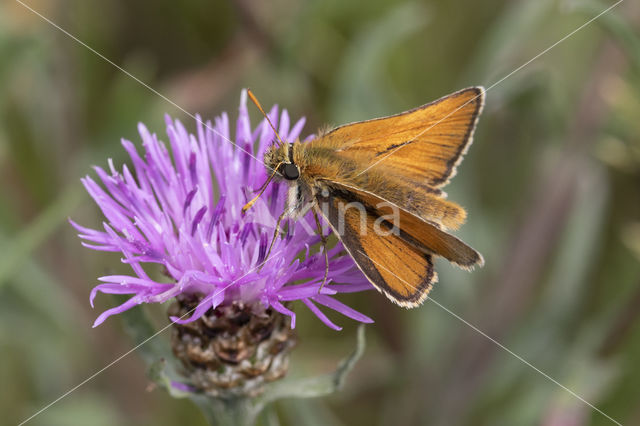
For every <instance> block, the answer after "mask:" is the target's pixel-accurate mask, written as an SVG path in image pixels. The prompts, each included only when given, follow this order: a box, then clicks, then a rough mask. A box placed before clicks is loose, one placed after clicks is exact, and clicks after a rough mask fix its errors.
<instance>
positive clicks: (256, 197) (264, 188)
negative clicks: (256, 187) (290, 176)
mask: <svg viewBox="0 0 640 426" xmlns="http://www.w3.org/2000/svg"><path fill="white" fill-rule="evenodd" d="M281 165H282V163H279V164H278V165H277V166H276V168H275V170H274V171H273V173H271V176H269V179H267V181H266V182H265V183H263V184H262V187H261V188H260V193H259V194H258V195H256V196H255V197H253V199H252V200H251V201H249V202H248V203H247V204H245V205H244V207H242V214H245V213H246V212H247V210H249V209H250V208H251V207H253V205H254V204H255V203H256V201H258V198H260V196H261V195H262V193H263V192H264V191H265V190H266V189H267V186H269V183H270V182H271V180H272V179H273V178H274V176H275V175H276V173H278V169H279V168H280V166H281Z"/></svg>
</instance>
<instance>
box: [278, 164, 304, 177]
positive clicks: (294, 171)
mask: <svg viewBox="0 0 640 426" xmlns="http://www.w3.org/2000/svg"><path fill="white" fill-rule="evenodd" d="M280 173H282V176H284V178H285V179H287V180H296V179H298V178H299V177H300V170H298V166H296V165H295V164H292V163H287V164H284V165H282V167H281V168H280Z"/></svg>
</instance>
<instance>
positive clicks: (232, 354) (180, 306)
mask: <svg viewBox="0 0 640 426" xmlns="http://www.w3.org/2000/svg"><path fill="white" fill-rule="evenodd" d="M201 299H202V297H198V296H190V295H182V296H180V297H179V298H178V299H177V301H176V302H174V303H173V304H172V305H171V307H170V308H169V312H168V314H169V316H170V317H171V316H174V317H182V316H184V315H185V314H186V316H189V315H190V314H189V312H191V311H193V309H195V307H196V306H197V305H198V303H199V302H200V301H201ZM295 343H296V334H295V332H294V331H293V330H292V329H291V327H290V326H289V320H288V318H287V317H286V316H285V315H283V314H281V313H279V312H277V311H276V310H274V309H271V308H267V309H265V308H264V307H263V306H262V305H261V304H260V303H259V302H257V303H254V304H250V305H249V304H244V303H239V302H234V303H233V304H231V305H227V306H219V307H217V308H216V309H215V310H213V309H209V311H207V312H206V313H205V314H204V315H203V316H202V317H200V318H199V319H198V320H196V321H194V322H191V323H187V324H184V325H180V324H176V323H174V324H173V331H172V347H173V352H174V354H175V355H176V357H177V358H178V359H179V360H180V361H181V362H182V364H183V366H184V367H185V370H186V374H187V376H188V377H189V379H190V381H191V384H192V385H193V386H195V387H196V388H197V389H198V390H200V391H202V392H205V393H207V394H209V395H211V396H216V397H225V396H228V397H231V396H256V395H258V394H260V393H261V392H262V390H263V386H264V384H265V383H267V382H271V381H274V380H277V379H279V378H281V377H282V376H284V375H285V374H286V372H287V369H288V366H289V352H291V349H292V348H293V347H294V346H295Z"/></svg>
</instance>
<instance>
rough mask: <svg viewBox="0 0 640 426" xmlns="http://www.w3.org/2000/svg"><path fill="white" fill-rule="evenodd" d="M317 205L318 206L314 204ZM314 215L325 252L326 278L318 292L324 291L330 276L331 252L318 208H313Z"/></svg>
mask: <svg viewBox="0 0 640 426" xmlns="http://www.w3.org/2000/svg"><path fill="white" fill-rule="evenodd" d="M314 207H317V206H314ZM313 217H314V219H315V220H316V226H317V227H318V235H320V241H322V252H323V253H324V278H323V279H322V284H321V285H320V288H319V289H318V293H320V291H322V288H323V287H324V285H325V284H326V283H327V277H328V276H329V252H328V251H327V237H326V236H325V235H324V232H323V231H322V224H321V223H320V218H318V212H317V211H316V209H315V208H314V209H313Z"/></svg>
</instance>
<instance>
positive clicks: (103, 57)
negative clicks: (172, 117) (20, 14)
mask: <svg viewBox="0 0 640 426" xmlns="http://www.w3.org/2000/svg"><path fill="white" fill-rule="evenodd" d="M16 2H18V3H19V4H20V5H22V6H23V7H24V8H26V9H28V10H30V11H31V12H33V13H34V14H36V15H37V16H39V17H40V18H42V19H43V20H44V21H46V22H47V23H49V24H51V25H52V26H53V27H55V28H57V29H58V30H60V31H61V32H63V33H64V34H66V35H67V36H69V37H70V38H71V39H73V40H74V41H75V42H77V43H78V44H80V45H82V46H84V47H86V48H87V49H89V50H90V51H91V52H92V53H94V54H95V55H97V56H98V57H100V58H101V59H103V60H104V61H106V62H108V63H109V64H111V65H113V66H114V67H115V68H117V69H118V70H119V71H121V72H122V73H124V74H126V75H127V76H128V77H130V78H132V79H133V80H135V81H136V82H137V83H139V84H140V85H142V86H144V87H145V88H146V89H148V90H149V91H151V92H152V93H153V94H155V95H158V96H159V97H161V98H162V99H164V100H165V101H167V102H168V103H170V104H171V105H173V106H174V107H176V108H177V109H179V110H180V111H182V112H183V113H185V114H186V115H188V116H189V117H191V118H193V119H194V120H195V121H196V122H198V123H200V124H201V125H203V126H204V127H206V128H207V129H209V130H211V131H212V132H213V133H215V134H217V135H218V136H220V137H221V138H222V139H224V140H226V141H227V142H229V143H230V144H232V145H235V147H236V149H239V150H241V151H243V152H244V153H245V154H247V155H249V156H251V157H252V158H254V159H256V160H258V162H260V163H262V164H264V165H265V167H267V168H269V166H267V165H266V164H265V163H264V161H262V160H261V159H259V158H257V157H256V156H255V155H253V153H251V152H249V151H247V150H245V149H243V148H242V147H241V146H239V145H238V144H236V143H235V142H234V141H232V140H231V139H229V138H227V137H226V136H225V135H223V134H222V133H220V132H218V131H217V130H216V129H214V128H212V127H211V126H209V125H207V123H205V122H203V121H202V120H200V119H199V118H198V117H196V116H195V115H194V114H192V113H190V112H189V111H187V110H186V109H184V108H183V107H181V106H180V105H178V104H177V103H175V102H174V101H172V100H171V99H169V98H168V97H166V96H165V95H163V94H162V93H160V92H158V91H157V90H156V89H154V88H153V87H151V86H149V85H148V84H147V83H145V82H144V81H142V80H140V79H139V78H138V77H136V76H135V75H133V74H131V73H130V72H129V71H127V70H126V69H124V68H122V67H121V66H120V65H118V64H116V63H115V62H113V61H112V60H111V59H109V58H107V57H106V56H104V55H103V54H102V53H100V52H98V51H97V50H96V49H94V48H93V47H91V46H89V45H88V44H87V43H85V42H84V41H82V40H80V39H79V38H78V37H76V36H74V35H73V34H71V33H70V32H69V31H67V30H65V29H64V28H62V27H61V26H59V25H58V24H56V23H55V22H53V21H52V20H51V19H49V18H47V17H46V16H44V15H42V14H41V13H39V12H38V11H36V10H34V9H33V8H31V7H30V6H29V5H27V4H25V3H23V2H22V1H21V0H16Z"/></svg>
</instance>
